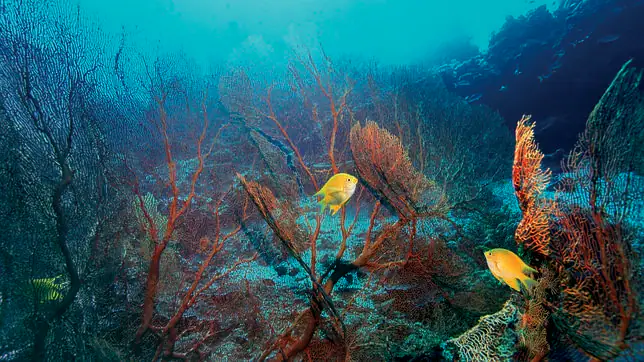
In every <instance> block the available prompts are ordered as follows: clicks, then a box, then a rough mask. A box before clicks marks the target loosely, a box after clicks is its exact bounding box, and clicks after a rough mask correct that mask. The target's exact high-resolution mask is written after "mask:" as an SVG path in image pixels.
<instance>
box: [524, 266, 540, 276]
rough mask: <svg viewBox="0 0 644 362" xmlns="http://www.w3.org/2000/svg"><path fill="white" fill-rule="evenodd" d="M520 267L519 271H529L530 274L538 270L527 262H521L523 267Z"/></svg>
mask: <svg viewBox="0 0 644 362" xmlns="http://www.w3.org/2000/svg"><path fill="white" fill-rule="evenodd" d="M521 269H522V270H521V271H522V272H524V273H531V274H532V273H538V271H537V270H536V269H534V268H532V267H531V266H529V265H527V264H523V267H522V268H521Z"/></svg>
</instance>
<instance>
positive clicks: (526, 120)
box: [512, 115, 550, 212]
mask: <svg viewBox="0 0 644 362" xmlns="http://www.w3.org/2000/svg"><path fill="white" fill-rule="evenodd" d="M530 119H531V116H528V115H524V116H523V117H521V119H520V120H519V123H517V129H516V142H517V143H516V146H515V148H514V164H513V165H512V185H513V186H514V191H515V193H516V196H517V199H518V200H519V206H520V207H521V211H523V212H525V210H526V208H527V207H528V206H529V205H530V203H532V202H534V201H535V199H536V198H537V197H538V196H539V195H540V194H541V193H542V192H543V190H545V188H546V186H548V183H549V182H550V170H545V171H544V170H542V169H541V160H543V153H541V151H540V150H539V147H538V146H537V143H536V142H535V141H534V123H532V122H530Z"/></svg>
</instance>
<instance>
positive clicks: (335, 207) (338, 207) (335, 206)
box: [329, 205, 342, 215]
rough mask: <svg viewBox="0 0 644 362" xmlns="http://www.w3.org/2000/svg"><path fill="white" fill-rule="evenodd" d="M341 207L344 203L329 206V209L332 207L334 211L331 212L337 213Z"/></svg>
mask: <svg viewBox="0 0 644 362" xmlns="http://www.w3.org/2000/svg"><path fill="white" fill-rule="evenodd" d="M341 207H342V205H331V206H329V209H331V211H333V212H332V213H331V215H335V213H336V212H338V210H340V208H341Z"/></svg>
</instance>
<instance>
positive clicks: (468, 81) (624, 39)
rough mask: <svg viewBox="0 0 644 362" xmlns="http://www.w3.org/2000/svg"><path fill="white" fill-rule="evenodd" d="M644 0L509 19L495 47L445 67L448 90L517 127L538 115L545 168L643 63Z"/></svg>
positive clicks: (577, 5)
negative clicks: (619, 76) (623, 77)
mask: <svg viewBox="0 0 644 362" xmlns="http://www.w3.org/2000/svg"><path fill="white" fill-rule="evenodd" d="M643 19H644V0H618V1H606V0H587V1H565V2H563V3H562V4H561V5H560V7H559V8H558V9H557V10H555V11H553V12H550V11H548V10H547V9H546V7H545V6H543V7H540V8H537V9H535V10H533V11H532V12H530V13H529V14H527V15H525V16H521V17H518V18H508V19H507V21H506V23H505V25H504V26H503V27H502V28H501V29H500V30H499V31H498V32H497V33H496V34H494V35H493V36H492V37H491V39H490V44H489V48H488V50H487V51H485V52H482V53H480V54H478V55H476V56H474V57H472V58H470V59H468V60H465V61H462V62H456V61H453V62H452V63H450V64H448V65H444V66H442V67H440V68H439V71H440V73H441V75H442V77H443V79H444V81H445V83H446V84H447V86H448V88H449V89H450V90H451V91H453V92H455V93H457V94H458V95H460V96H462V97H464V98H465V99H466V100H468V101H470V102H480V103H483V104H486V105H488V106H490V107H492V108H493V109H496V110H498V111H499V113H500V114H501V115H502V116H503V117H504V118H505V119H506V121H507V122H508V126H510V127H511V128H512V129H514V126H515V125H516V122H517V120H519V119H520V118H521V115H522V114H532V116H533V119H534V120H535V121H536V123H537V126H536V137H537V141H538V142H539V144H540V147H541V149H542V150H543V151H544V152H545V153H546V159H545V160H544V163H545V165H546V166H548V167H551V168H553V169H558V168H559V161H560V159H561V157H562V156H563V155H564V154H565V153H566V152H567V151H568V150H569V149H570V148H571V147H572V145H573V144H574V143H575V141H576V139H577V136H578V134H579V133H580V132H582V131H583V129H584V125H585V123H586V119H587V117H588V114H589V113H590V111H591V110H592V107H593V106H594V105H595V104H596V103H597V101H598V100H599V98H600V97H601V95H602V94H603V93H604V91H605V90H606V87H607V86H608V85H609V84H610V82H611V80H612V79H613V77H614V76H615V74H616V73H617V71H618V70H619V69H620V67H621V66H622V65H623V64H624V63H625V62H626V61H627V60H629V59H631V58H632V59H633V62H634V64H635V65H636V66H644V36H642V34H644V20H643Z"/></svg>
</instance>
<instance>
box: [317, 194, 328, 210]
mask: <svg viewBox="0 0 644 362" xmlns="http://www.w3.org/2000/svg"><path fill="white" fill-rule="evenodd" d="M318 205H319V206H320V212H321V213H323V212H324V209H326V206H327V203H326V197H323V198H322V200H320V201H318Z"/></svg>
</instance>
